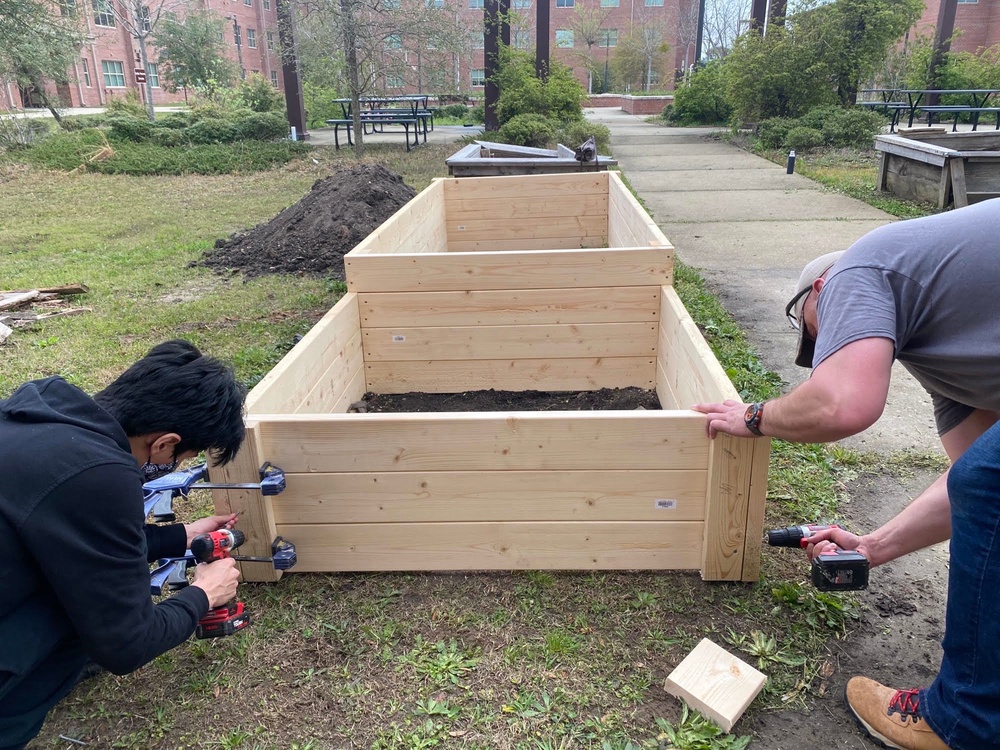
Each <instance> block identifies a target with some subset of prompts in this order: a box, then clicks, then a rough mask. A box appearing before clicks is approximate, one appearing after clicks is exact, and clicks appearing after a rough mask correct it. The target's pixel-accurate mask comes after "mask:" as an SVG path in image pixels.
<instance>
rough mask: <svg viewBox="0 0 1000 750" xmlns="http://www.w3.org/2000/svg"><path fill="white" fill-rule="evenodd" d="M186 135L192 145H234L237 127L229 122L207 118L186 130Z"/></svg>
mask: <svg viewBox="0 0 1000 750" xmlns="http://www.w3.org/2000/svg"><path fill="white" fill-rule="evenodd" d="M184 135H185V136H186V137H187V139H188V140H189V141H190V142H191V143H195V144H203V143H232V142H233V141H235V140H236V138H237V132H236V125H234V124H233V123H232V122H230V121H229V120H223V119H220V118H216V117H206V118H205V119H203V120H198V121H197V122H195V123H194V125H191V126H190V127H187V128H184Z"/></svg>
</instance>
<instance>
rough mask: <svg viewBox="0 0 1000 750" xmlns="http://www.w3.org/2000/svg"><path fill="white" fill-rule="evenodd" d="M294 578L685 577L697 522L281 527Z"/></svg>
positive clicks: (693, 557) (693, 560) (695, 552)
mask: <svg viewBox="0 0 1000 750" xmlns="http://www.w3.org/2000/svg"><path fill="white" fill-rule="evenodd" d="M278 533H279V534H281V536H283V537H285V538H286V539H290V540H292V541H293V542H295V544H296V547H297V548H298V558H299V561H298V565H296V567H295V572H302V573H309V572H333V571H380V570H381V571H388V570H634V569H645V570H690V569H692V568H696V567H697V566H698V558H699V557H700V554H701V552H700V550H699V549H698V547H699V545H700V540H701V537H700V535H701V523H699V522H697V521H677V522H670V521H663V522H660V523H654V522H650V521H639V522H629V521H623V522H610V521H609V522H565V521H559V522H537V523H532V522H521V523H420V524H408V523H392V524H349V525H345V526H340V525H336V524H320V525H287V526H286V525H282V526H278Z"/></svg>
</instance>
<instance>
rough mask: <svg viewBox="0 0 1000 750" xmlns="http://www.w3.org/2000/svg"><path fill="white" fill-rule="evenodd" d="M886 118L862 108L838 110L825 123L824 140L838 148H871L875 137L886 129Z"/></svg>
mask: <svg viewBox="0 0 1000 750" xmlns="http://www.w3.org/2000/svg"><path fill="white" fill-rule="evenodd" d="M885 122H886V121H885V117H884V116H883V115H881V114H879V113H878V112H872V111H871V110H867V109H861V108H860V107H850V108H846V107H845V108H838V110H837V112H836V113H835V114H833V115H832V116H830V117H827V118H826V120H824V121H823V128H822V131H823V140H824V141H825V143H826V145H828V146H834V147H836V148H846V147H848V146H859V147H864V148H871V147H872V143H873V142H874V140H875V136H876V135H878V134H879V133H881V132H882V129H883V128H884V127H885Z"/></svg>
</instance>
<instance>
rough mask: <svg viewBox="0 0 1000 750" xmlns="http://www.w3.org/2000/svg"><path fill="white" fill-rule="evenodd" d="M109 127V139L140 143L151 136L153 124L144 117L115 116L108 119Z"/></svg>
mask: <svg viewBox="0 0 1000 750" xmlns="http://www.w3.org/2000/svg"><path fill="white" fill-rule="evenodd" d="M108 124H109V125H110V126H111V137H112V138H113V139H114V140H116V141H135V142H136V143H141V142H142V141H145V140H148V139H149V138H150V136H152V134H153V123H151V122H150V121H149V120H147V119H146V118H145V117H143V118H138V117H131V116H130V115H127V114H117V115H115V116H114V117H110V118H108Z"/></svg>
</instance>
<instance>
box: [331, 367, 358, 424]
mask: <svg viewBox="0 0 1000 750" xmlns="http://www.w3.org/2000/svg"><path fill="white" fill-rule="evenodd" d="M365 392H366V384H365V371H364V368H361V369H359V370H358V371H357V372H356V373H355V375H354V377H353V378H352V379H351V382H350V383H348V384H347V386H346V387H345V388H344V392H343V393H341V394H340V398H339V399H337V403H335V404H334V405H333V408H332V409H330V413H331V414H346V413H347V410H348V409H350V408H351V404H353V403H355V402H357V401H360V400H361V398H362V397H363V396H364V395H365Z"/></svg>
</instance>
